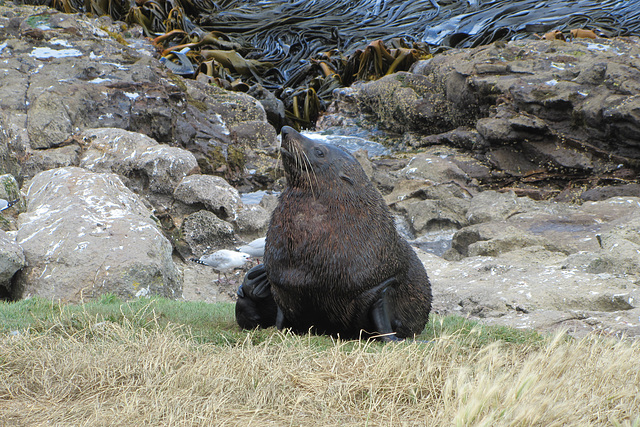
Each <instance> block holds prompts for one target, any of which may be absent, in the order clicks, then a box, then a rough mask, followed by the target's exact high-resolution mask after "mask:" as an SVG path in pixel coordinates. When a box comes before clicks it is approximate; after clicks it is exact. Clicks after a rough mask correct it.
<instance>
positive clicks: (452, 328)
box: [0, 295, 543, 351]
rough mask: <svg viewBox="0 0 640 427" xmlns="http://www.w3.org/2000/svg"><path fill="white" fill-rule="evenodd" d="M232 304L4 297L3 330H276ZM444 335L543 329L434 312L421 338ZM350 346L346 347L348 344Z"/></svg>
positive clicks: (239, 337)
mask: <svg viewBox="0 0 640 427" xmlns="http://www.w3.org/2000/svg"><path fill="white" fill-rule="evenodd" d="M234 310H235V305H234V304H232V303H222V302H220V303H214V304H209V303H205V302H193V301H177V300H170V299H166V298H160V297H153V298H149V299H137V300H132V301H123V300H121V299H120V298H118V297H116V296H114V295H103V296H102V297H100V298H98V299H96V300H94V301H90V302H87V303H83V304H62V303H59V302H54V301H52V300H46V299H42V298H30V299H27V300H22V301H18V302H0V333H12V334H19V333H21V332H22V331H26V330H29V331H30V332H36V333H37V332H44V331H51V330H54V331H59V332H60V333H61V334H68V335H73V334H75V333H78V332H81V331H86V330H87V329H91V328H92V327H93V326H95V325H99V324H101V323H103V322H110V323H115V324H120V325H124V324H131V325H133V326H134V327H136V328H144V329H153V328H165V327H167V326H169V325H171V326H172V327H173V326H176V325H178V326H180V328H182V329H183V330H184V334H185V335H187V336H189V338H191V339H193V340H195V341H196V342H199V343H210V344H220V345H224V344H227V345H229V344H231V345H233V344H236V343H240V342H244V341H245V340H247V339H250V340H251V341H253V342H254V343H259V342H263V341H265V340H267V339H270V338H271V337H272V336H273V334H274V333H276V331H275V328H269V329H266V330H259V331H253V332H251V333H249V332H248V331H243V330H241V329H240V328H239V327H238V326H237V324H236V322H235V314H234ZM442 336H453V337H455V338H456V340H458V341H459V342H460V343H461V344H463V345H464V346H465V347H474V348H479V347H483V346H486V345H488V344H490V343H492V342H496V341H501V342H504V343H511V344H516V345H532V344H535V343H540V342H542V341H543V336H542V335H540V334H539V333H537V332H535V331H531V330H520V329H513V328H508V327H503V326H485V325H481V324H479V323H478V322H475V321H472V320H468V319H465V318H463V317H460V316H445V317H442V316H437V315H431V316H430V320H429V323H428V324H427V326H426V328H425V330H424V332H423V333H422V334H421V335H420V336H418V337H417V340H418V341H421V342H424V343H426V344H427V345H428V343H429V342H430V341H431V340H434V339H435V338H438V337H442ZM335 341H336V340H335V339H334V338H331V337H326V336H313V335H310V336H309V338H308V340H307V344H308V345H309V346H311V347H313V348H315V349H317V350H318V351H321V350H324V349H326V348H330V347H332V346H333V345H335ZM408 342H411V340H408ZM348 347H349V346H348V345H347V346H346V347H345V348H346V349H347V350H348ZM374 347H375V346H374Z"/></svg>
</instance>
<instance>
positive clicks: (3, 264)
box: [0, 230, 27, 298]
mask: <svg viewBox="0 0 640 427" xmlns="http://www.w3.org/2000/svg"><path fill="white" fill-rule="evenodd" d="M26 265H27V263H26V260H25V257H24V252H23V251H22V248H21V247H20V246H19V245H18V244H17V243H16V241H15V239H14V238H13V237H10V236H9V235H8V234H7V233H5V232H4V231H2V230H0V297H2V298H6V297H8V296H9V295H10V291H11V279H12V278H13V276H14V274H16V272H17V271H18V270H20V269H21V268H24V267H25V266H26Z"/></svg>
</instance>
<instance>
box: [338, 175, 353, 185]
mask: <svg viewBox="0 0 640 427" xmlns="http://www.w3.org/2000/svg"><path fill="white" fill-rule="evenodd" d="M340 179H342V180H343V181H346V182H347V183H348V184H351V185H355V182H354V181H353V179H352V178H351V177H350V176H347V175H345V174H343V173H341V174H340Z"/></svg>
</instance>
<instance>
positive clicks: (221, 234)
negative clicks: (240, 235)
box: [181, 210, 236, 257]
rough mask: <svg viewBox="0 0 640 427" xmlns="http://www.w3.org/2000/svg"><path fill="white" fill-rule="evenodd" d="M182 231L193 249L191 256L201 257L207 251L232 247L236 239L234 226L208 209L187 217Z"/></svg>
mask: <svg viewBox="0 0 640 427" xmlns="http://www.w3.org/2000/svg"><path fill="white" fill-rule="evenodd" d="M181 231H182V235H183V237H184V240H185V241H186V243H187V245H188V246H189V249H190V250H191V253H190V255H189V256H195V257H200V256H202V255H203V254H205V253H210V252H213V251H215V250H217V249H221V248H225V247H230V246H232V245H233V244H234V243H235V241H236V239H235V234H234V231H233V226H232V225H231V224H229V223H228V222H226V221H223V220H221V219H220V218H218V217H217V216H216V215H215V214H214V213H212V212H209V211H206V210H200V211H198V212H195V213H193V214H191V215H189V216H188V217H186V218H185V220H184V221H183V222H182V228H181Z"/></svg>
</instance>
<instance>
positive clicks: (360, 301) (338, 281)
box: [264, 128, 431, 338]
mask: <svg viewBox="0 0 640 427" xmlns="http://www.w3.org/2000/svg"><path fill="white" fill-rule="evenodd" d="M282 135H283V136H282V149H281V153H282V161H283V166H284V169H285V173H286V176H287V183H288V186H287V188H286V189H285V190H284V191H283V193H282V195H281V196H280V201H279V204H278V206H277V208H276V210H275V211H274V213H273V216H272V218H271V223H270V226H269V230H268V232H267V240H266V246H265V256H264V263H265V267H266V272H267V276H268V279H269V282H270V283H271V289H272V292H273V297H274V299H275V301H276V303H277V304H278V306H279V307H280V309H281V310H282V312H283V314H284V318H285V322H284V326H286V327H291V328H292V329H294V330H295V331H297V332H302V333H305V332H307V331H308V330H309V329H310V328H312V327H313V328H314V329H315V330H316V331H317V332H319V333H328V334H334V335H335V334H340V336H342V337H344V338H357V337H358V336H359V335H360V332H361V330H364V331H365V332H371V333H375V327H374V326H373V324H372V320H371V317H370V309H371V306H372V304H373V303H374V302H375V301H376V300H377V299H378V297H379V295H380V292H378V291H375V290H374V288H376V286H378V285H380V284H381V283H382V282H384V281H385V280H387V279H389V278H391V277H395V278H396V283H395V284H393V285H392V286H391V287H390V288H389V289H388V290H387V294H388V297H389V302H390V304H389V305H390V309H391V312H392V314H393V316H392V327H393V329H394V331H396V334H397V336H398V337H409V336H413V335H414V334H419V333H420V332H421V331H422V330H423V329H424V326H425V324H426V322H427V319H428V316H429V311H430V308H431V287H430V284H429V279H428V278H427V274H426V272H425V270H424V267H423V265H422V263H421V262H420V260H419V259H418V257H417V256H416V254H415V252H414V251H413V250H412V249H411V247H410V246H409V244H408V243H407V242H406V240H404V239H403V238H402V237H401V236H400V235H399V234H398V232H397V231H396V228H395V225H394V221H393V219H392V217H391V213H390V211H389V209H388V207H387V205H386V204H385V202H384V200H383V198H382V196H381V194H380V193H379V192H378V190H377V189H376V188H375V187H374V186H373V184H372V183H371V182H370V181H369V179H368V178H367V176H366V175H365V173H364V171H363V169H362V167H361V166H360V164H359V163H358V162H357V161H356V160H355V158H354V157H353V156H351V155H350V154H349V153H347V152H345V151H343V150H342V149H340V148H337V147H335V146H331V145H327V144H321V143H318V142H315V141H313V140H311V139H309V138H306V137H304V136H302V135H300V134H299V133H297V132H296V131H294V130H293V129H291V128H283V132H282ZM320 152H322V154H323V157H321V156H320Z"/></svg>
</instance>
